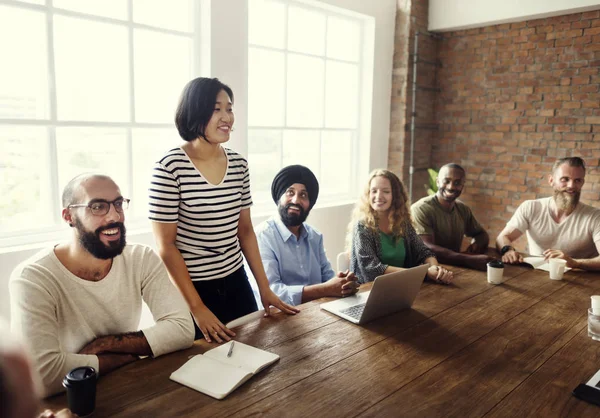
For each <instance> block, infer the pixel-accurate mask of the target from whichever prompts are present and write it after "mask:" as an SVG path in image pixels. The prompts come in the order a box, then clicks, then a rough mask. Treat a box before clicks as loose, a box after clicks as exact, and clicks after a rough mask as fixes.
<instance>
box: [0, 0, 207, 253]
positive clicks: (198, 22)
mask: <svg viewBox="0 0 600 418" xmlns="http://www.w3.org/2000/svg"><path fill="white" fill-rule="evenodd" d="M125 1H126V5H127V18H126V19H117V18H112V17H104V16H99V15H94V14H89V13H84V12H80V11H73V10H68V9H62V8H58V7H55V6H54V3H53V2H54V0H45V2H44V1H43V0H42V1H41V2H42V3H44V4H33V3H27V2H23V1H16V0H0V6H7V7H13V8H18V9H23V10H30V11H36V12H41V13H43V14H45V21H46V42H47V57H48V62H47V67H48V98H49V103H48V110H49V111H48V115H49V117H48V118H46V119H22V118H10V119H8V118H0V127H2V126H16V127H19V126H23V127H36V126H37V127H43V128H45V129H46V131H47V141H46V150H45V151H46V152H45V153H44V155H45V156H46V161H45V164H46V166H47V167H49V172H48V173H47V177H46V179H45V182H44V186H45V187H46V188H47V191H46V192H45V193H44V194H45V195H46V196H50V199H49V201H47V202H40V203H41V204H43V205H46V206H47V207H46V208H45V209H46V210H48V211H49V212H50V213H51V216H52V220H53V225H52V226H48V227H42V228H36V229H23V230H18V231H14V232H6V233H4V232H0V249H2V248H5V247H14V246H21V245H27V244H36V243H41V242H46V241H52V240H56V238H57V237H62V236H64V234H65V233H66V232H65V228H64V225H62V221H61V218H60V208H61V206H62V205H61V202H60V194H61V190H59V181H58V167H57V162H58V155H57V138H56V131H57V129H60V128H73V127H77V128H121V129H124V130H125V132H126V141H127V143H126V145H125V150H126V154H127V155H126V157H125V158H126V160H127V161H128V162H129V164H128V165H127V168H126V170H127V183H126V184H121V185H120V186H121V188H122V190H128V191H130V195H129V196H128V197H131V198H132V200H133V201H134V202H135V201H136V200H138V201H141V200H142V199H139V197H138V196H136V195H135V193H136V192H135V189H134V184H133V183H134V179H133V177H134V173H133V153H132V149H133V132H134V130H136V129H170V130H172V131H173V133H174V135H176V130H175V129H174V125H173V123H160V122H158V123H153V122H137V121H136V112H135V110H136V108H135V101H136V96H135V74H134V71H135V70H134V55H135V50H134V31H135V30H137V29H142V30H145V31H149V32H151V33H158V34H164V35H176V36H178V37H183V38H189V39H190V41H191V44H192V50H193V53H192V58H191V61H192V69H191V72H192V76H193V77H195V76H199V75H201V74H208V73H209V65H210V58H209V57H207V53H206V50H205V49H206V41H205V39H203V38H209V37H210V36H209V35H208V34H207V32H206V30H207V28H206V26H204V25H203V24H202V23H203V21H202V19H204V18H205V16H206V15H208V14H209V13H210V3H209V2H207V1H205V0H198V1H196V0H192V7H193V16H192V22H191V30H190V31H189V32H188V31H179V30H173V29H167V28H162V27H158V26H152V25H148V24H144V23H138V22H135V21H134V16H133V4H134V0H125ZM55 16H65V17H70V18H76V19H81V20H84V21H90V22H101V23H108V24H111V25H115V26H118V27H123V28H126V30H127V42H128V45H127V51H128V60H129V62H128V64H129V74H128V78H129V92H128V95H129V120H128V121H126V122H102V121H73V120H59V119H58V115H57V88H56V78H57V77H56V68H55V33H54V17H55ZM181 87H183V85H182V86H181ZM173 112H174V109H173ZM167 147H168V146H167ZM127 224H128V226H129V227H132V226H133V228H134V229H135V228H136V227H137V228H140V227H143V226H144V227H147V220H146V219H145V217H143V218H142V217H137V218H134V217H131V216H129V217H128V220H127Z"/></svg>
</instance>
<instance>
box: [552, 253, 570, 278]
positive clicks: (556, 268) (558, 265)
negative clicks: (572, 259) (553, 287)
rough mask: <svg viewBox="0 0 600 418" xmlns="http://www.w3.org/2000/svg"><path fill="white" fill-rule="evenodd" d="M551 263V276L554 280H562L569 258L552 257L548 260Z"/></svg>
mask: <svg viewBox="0 0 600 418" xmlns="http://www.w3.org/2000/svg"><path fill="white" fill-rule="evenodd" d="M548 264H549V265H550V278H551V279H552V280H562V278H563V274H565V267H566V266H567V260H563V259H562V258H551V259H550V260H549V261H548Z"/></svg>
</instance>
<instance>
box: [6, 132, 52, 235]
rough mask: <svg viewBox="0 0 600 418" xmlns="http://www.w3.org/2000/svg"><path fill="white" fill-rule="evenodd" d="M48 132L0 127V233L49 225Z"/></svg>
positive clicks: (50, 217)
mask: <svg viewBox="0 0 600 418" xmlns="http://www.w3.org/2000/svg"><path fill="white" fill-rule="evenodd" d="M47 142H48V139H47V131H46V128H41V127H27V126H0V161H1V162H0V194H1V196H2V199H1V200H0V233H2V234H4V233H9V232H16V231H22V230H31V229H36V228H42V227H47V226H50V225H52V223H53V213H52V208H51V207H50V206H51V196H50V192H49V190H50V187H49V183H48V178H49V176H48V173H49V171H50V170H49V167H48V166H47V159H46V155H48V151H47Z"/></svg>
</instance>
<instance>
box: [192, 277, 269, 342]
mask: <svg viewBox="0 0 600 418" xmlns="http://www.w3.org/2000/svg"><path fill="white" fill-rule="evenodd" d="M192 283H193V284H194V287H195V288H196V292H198V294H199V295H200V297H201V298H202V302H204V304H205V305H206V307H207V308H208V309H210V310H211V312H212V313H213V314H215V316H216V317H217V318H219V321H221V322H222V323H223V324H227V323H228V322H229V321H233V320H234V319H237V318H239V317H241V316H244V315H246V314H249V313H251V312H255V311H257V310H258V306H256V300H255V299H254V293H252V288H251V287H250V282H249V281H248V276H246V271H245V270H244V267H243V266H242V267H240V268H239V269H237V270H236V271H234V272H233V273H231V274H230V275H229V276H225V277H223V278H222V279H214V280H196V281H193V282H192ZM194 329H195V331H196V336H195V338H194V339H196V340H197V339H199V338H203V337H204V336H203V335H202V331H200V328H198V325H196V321H194Z"/></svg>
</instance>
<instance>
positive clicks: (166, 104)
mask: <svg viewBox="0 0 600 418" xmlns="http://www.w3.org/2000/svg"><path fill="white" fill-rule="evenodd" d="M192 56H193V53H192V40H191V39H190V38H187V37H182V36H176V35H165V34H162V33H158V32H153V31H149V30H137V29H136V30H135V31H134V72H135V74H134V79H135V119H136V121H137V122H172V121H173V119H174V117H175V109H176V108H177V100H178V98H179V94H180V93H181V90H182V89H183V87H184V86H185V84H186V83H187V82H188V81H190V79H191V78H192V63H191V57H192Z"/></svg>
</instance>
